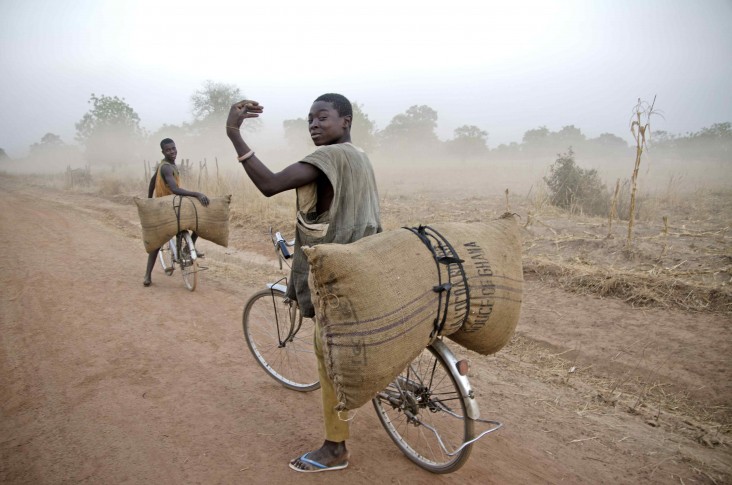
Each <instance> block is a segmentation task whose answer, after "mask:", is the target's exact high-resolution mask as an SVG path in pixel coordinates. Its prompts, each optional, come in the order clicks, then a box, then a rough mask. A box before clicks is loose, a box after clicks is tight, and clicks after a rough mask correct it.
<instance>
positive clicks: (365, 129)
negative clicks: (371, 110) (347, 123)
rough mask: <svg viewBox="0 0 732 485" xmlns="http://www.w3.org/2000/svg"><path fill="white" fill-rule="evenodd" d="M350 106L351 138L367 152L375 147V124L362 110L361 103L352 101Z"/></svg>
mask: <svg viewBox="0 0 732 485" xmlns="http://www.w3.org/2000/svg"><path fill="white" fill-rule="evenodd" d="M352 106H353V122H352V124H351V139H352V140H353V143H354V144H355V145H358V146H359V147H361V148H363V149H364V150H365V151H366V152H367V153H369V152H371V151H372V150H374V149H375V148H376V134H375V133H376V124H375V123H374V122H373V121H371V120H370V119H369V115H367V114H366V113H365V112H364V111H363V106H362V105H360V104H358V103H356V102H354V103H353V105H352Z"/></svg>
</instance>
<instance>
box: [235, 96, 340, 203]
mask: <svg viewBox="0 0 732 485" xmlns="http://www.w3.org/2000/svg"><path fill="white" fill-rule="evenodd" d="M261 113H262V106H260V105H259V103H258V102H256V101H250V100H244V101H240V102H239V103H236V104H234V105H233V106H232V107H231V110H230V111H229V117H228V119H227V120H226V135H227V136H228V137H229V140H231V143H232V144H233V145H234V149H236V153H237V155H238V156H239V157H241V156H242V155H245V154H246V153H248V152H249V150H250V149H251V148H250V147H249V145H247V143H246V142H245V141H244V139H243V138H242V136H241V131H240V130H239V128H240V127H241V125H242V123H243V122H244V120H245V119H246V118H257V117H259V115H260V114H261ZM242 165H243V166H244V170H245V171H246V173H247V175H248V176H249V178H250V179H251V180H252V182H253V183H254V185H255V186H256V187H257V189H259V191H260V192H261V193H262V194H264V195H265V196H266V197H271V196H273V195H275V194H279V193H280V192H284V191H286V190H292V189H296V188H298V187H302V186H304V185H308V184H311V183H313V182H315V183H316V184H317V187H318V203H317V208H316V210H317V212H318V213H322V212H324V211H326V210H328V208H329V207H330V204H331V201H332V200H333V187H332V186H331V184H330V181H329V180H328V178H327V177H326V176H325V174H324V173H323V172H321V171H320V170H318V169H317V168H316V167H315V166H313V165H310V164H309V163H302V162H297V163H293V164H292V165H290V166H288V167H286V168H285V169H284V170H282V171H281V172H278V173H274V172H272V171H271V170H270V169H269V168H267V166H266V165H264V163H262V161H261V160H260V159H259V158H258V157H257V156H256V155H254V156H252V157H250V158H248V159H247V160H246V161H244V163H243V164H242Z"/></svg>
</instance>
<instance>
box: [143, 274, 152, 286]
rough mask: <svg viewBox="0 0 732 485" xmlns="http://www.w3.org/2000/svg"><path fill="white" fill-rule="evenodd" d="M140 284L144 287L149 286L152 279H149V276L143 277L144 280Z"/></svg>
mask: <svg viewBox="0 0 732 485" xmlns="http://www.w3.org/2000/svg"><path fill="white" fill-rule="evenodd" d="M142 284H143V285H144V286H150V285H151V284H152V279H151V278H150V275H145V279H144V280H143V281H142Z"/></svg>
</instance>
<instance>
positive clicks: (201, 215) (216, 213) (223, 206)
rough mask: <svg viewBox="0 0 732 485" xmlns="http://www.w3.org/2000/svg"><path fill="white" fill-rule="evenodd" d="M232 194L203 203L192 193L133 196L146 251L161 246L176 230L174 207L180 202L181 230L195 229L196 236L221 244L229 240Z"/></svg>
mask: <svg viewBox="0 0 732 485" xmlns="http://www.w3.org/2000/svg"><path fill="white" fill-rule="evenodd" d="M230 202H231V195H224V196H221V197H211V198H210V199H209V203H208V206H207V207H204V206H203V205H202V204H201V203H200V202H199V201H198V199H196V198H195V197H180V196H176V195H166V196H164V197H155V198H152V199H141V198H139V197H135V204H137V213H138V215H139V216H140V224H141V225H142V242H143V244H144V245H145V251H147V252H148V253H150V252H152V251H154V250H156V249H158V248H160V247H161V246H162V245H163V244H165V243H166V242H167V241H169V240H170V238H172V237H173V236H175V235H176V234H177V233H178V230H179V226H178V218H177V217H176V207H175V206H177V205H180V230H184V229H187V230H190V231H196V234H198V236H199V237H202V238H204V239H206V240H208V241H211V242H214V243H216V244H219V245H221V246H227V245H228V244H229V204H230Z"/></svg>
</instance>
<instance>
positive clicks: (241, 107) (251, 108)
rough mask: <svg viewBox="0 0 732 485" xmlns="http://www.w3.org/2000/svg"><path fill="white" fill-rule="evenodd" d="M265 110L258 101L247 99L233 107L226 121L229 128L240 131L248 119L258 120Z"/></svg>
mask: <svg viewBox="0 0 732 485" xmlns="http://www.w3.org/2000/svg"><path fill="white" fill-rule="evenodd" d="M263 110H264V107H263V106H261V105H260V104H259V103H258V102H257V101H252V100H250V99H245V100H243V101H239V102H238V103H234V104H233V105H231V109H230V110H229V116H228V118H227V119H226V127H227V128H235V129H238V128H240V127H241V124H242V123H243V122H244V120H245V119H246V118H257V117H259V115H260V114H261V113H262V111H263Z"/></svg>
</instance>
